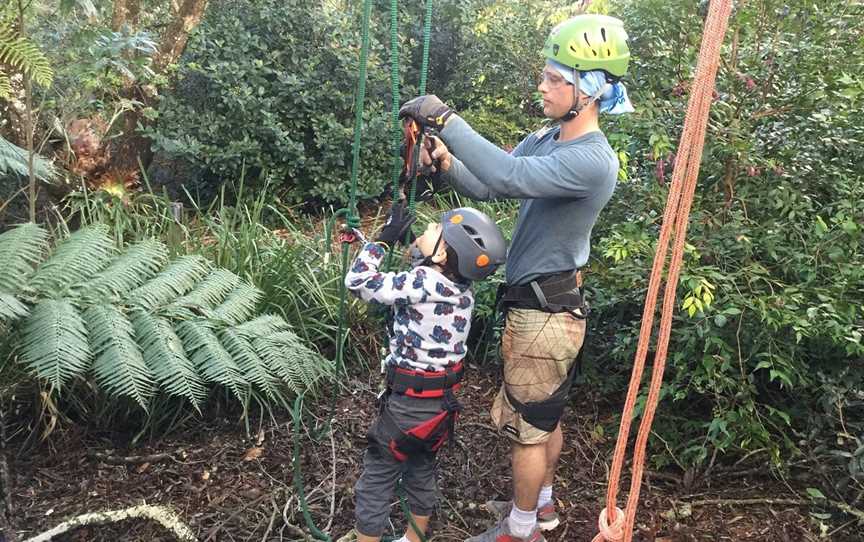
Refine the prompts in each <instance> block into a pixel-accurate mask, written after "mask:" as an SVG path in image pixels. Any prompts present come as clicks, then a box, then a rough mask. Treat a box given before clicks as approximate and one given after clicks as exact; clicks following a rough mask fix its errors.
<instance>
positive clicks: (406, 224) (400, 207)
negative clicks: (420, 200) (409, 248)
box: [375, 200, 417, 247]
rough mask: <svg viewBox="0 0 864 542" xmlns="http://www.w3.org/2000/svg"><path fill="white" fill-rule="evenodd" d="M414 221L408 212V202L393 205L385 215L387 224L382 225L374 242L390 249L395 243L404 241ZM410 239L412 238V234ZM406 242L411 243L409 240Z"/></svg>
mask: <svg viewBox="0 0 864 542" xmlns="http://www.w3.org/2000/svg"><path fill="white" fill-rule="evenodd" d="M416 220H417V218H416V217H414V216H411V215H410V213H409V212H408V202H406V201H405V200H401V201H399V202H398V203H394V204H393V206H392V207H391V208H390V212H389V213H388V215H387V222H385V223H384V227H383V228H381V232H380V233H379V234H378V237H377V238H376V239H375V240H376V241H379V242H381V243H387V245H389V246H391V247H392V246H395V245H396V243H402V242H404V241H405V236H406V235H407V234H408V232H410V231H411V224H413V223H414V222H415V221H416ZM411 237H412V238H413V237H414V234H413V233H412V234H411ZM408 242H409V243H410V242H412V241H411V240H410V239H409V241H408Z"/></svg>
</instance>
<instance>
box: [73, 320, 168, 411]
mask: <svg viewBox="0 0 864 542" xmlns="http://www.w3.org/2000/svg"><path fill="white" fill-rule="evenodd" d="M84 321H85V322H86V323H87V330H88V331H89V332H90V347H91V350H92V352H93V355H94V357H95V358H96V360H95V361H94V362H93V374H94V375H95V377H96V382H97V383H98V384H99V385H100V386H102V387H103V388H105V389H106V390H107V391H108V392H110V393H111V394H113V395H119V396H121V397H129V398H131V399H133V400H134V401H135V402H136V403H138V404H139V405H140V406H141V408H143V409H144V410H145V411H146V410H147V403H148V402H149V400H150V397H152V396H153V377H152V375H151V374H150V370H149V369H148V368H147V364H146V363H144V357H143V356H142V355H141V350H139V348H138V345H137V344H136V343H135V339H134V331H133V330H132V324H131V323H130V322H129V319H128V318H126V315H125V314H123V312H122V311H121V310H120V309H118V308H117V307H114V306H112V305H93V306H92V307H90V308H89V309H87V310H86V311H85V312H84Z"/></svg>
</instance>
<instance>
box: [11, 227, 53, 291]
mask: <svg viewBox="0 0 864 542" xmlns="http://www.w3.org/2000/svg"><path fill="white" fill-rule="evenodd" d="M47 239H48V233H47V232H46V231H45V230H44V229H42V228H40V227H39V226H37V225H36V224H32V223H30V224H21V225H20V226H16V227H14V228H13V229H11V230H9V231H7V232H5V233H3V234H0V290H2V291H5V292H10V293H16V292H19V291H21V290H22V289H23V288H24V286H25V284H26V283H27V279H28V278H29V277H30V274H31V273H33V268H34V267H35V266H36V264H38V263H39V262H40V261H42V258H43V256H44V254H45V252H46V251H47V249H48V243H47Z"/></svg>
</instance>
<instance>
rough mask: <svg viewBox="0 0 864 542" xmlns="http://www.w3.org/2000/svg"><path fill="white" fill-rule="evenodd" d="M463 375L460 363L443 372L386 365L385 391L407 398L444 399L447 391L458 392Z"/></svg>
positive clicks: (463, 367) (462, 367)
mask: <svg viewBox="0 0 864 542" xmlns="http://www.w3.org/2000/svg"><path fill="white" fill-rule="evenodd" d="M464 374H465V366H464V365H463V363H462V362H461V361H460V362H459V363H457V364H456V365H453V366H451V367H447V368H446V369H445V370H443V371H422V370H419V369H409V368H406V367H398V366H396V365H388V366H387V373H386V379H387V389H388V390H389V391H391V392H395V393H400V394H402V395H407V396H408V397H417V398H421V399H434V398H436V397H444V396H445V394H446V393H447V392H448V391H456V390H458V389H459V388H460V387H461V384H460V382H462V377H463V375H464Z"/></svg>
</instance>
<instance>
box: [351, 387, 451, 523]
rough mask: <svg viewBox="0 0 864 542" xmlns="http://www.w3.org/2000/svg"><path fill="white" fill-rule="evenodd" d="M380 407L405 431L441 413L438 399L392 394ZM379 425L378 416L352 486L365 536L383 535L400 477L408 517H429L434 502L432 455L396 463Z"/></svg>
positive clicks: (435, 498)
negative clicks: (361, 467)
mask: <svg viewBox="0 0 864 542" xmlns="http://www.w3.org/2000/svg"><path fill="white" fill-rule="evenodd" d="M384 408H387V409H389V412H390V416H392V418H393V421H394V422H395V423H396V425H398V426H399V427H400V428H401V429H402V430H408V429H411V428H412V427H415V426H417V425H419V424H421V423H423V422H425V421H427V420H429V419H431V418H434V417H435V416H437V415H438V414H439V413H440V412H441V411H442V410H443V404H442V399H419V398H414V397H406V396H404V395H400V394H398V393H394V394H391V395H390V396H389V397H388V398H387V399H386V405H385V406H384ZM380 424H381V415H380V414H379V416H378V417H377V418H376V419H375V421H374V422H373V423H372V427H371V428H370V429H369V434H368V435H367V438H368V446H367V448H366V455H365V456H364V458H363V473H362V474H361V475H360V479H359V480H357V485H356V486H355V487H354V495H355V497H354V499H355V507H354V511H355V516H356V527H357V530H358V531H359V532H360V533H362V534H364V535H366V536H381V535H382V534H383V533H384V530H385V529H386V527H387V525H388V521H389V517H390V507H391V505H392V504H393V503H394V502H398V499H397V498H395V497H396V495H395V492H396V482H397V481H398V480H399V477H400V476H401V477H402V490H403V491H404V492H405V497H406V499H407V500H408V509H409V510H411V513H412V514H414V515H416V516H429V515H432V512H433V511H434V510H435V505H436V504H437V502H438V484H437V482H436V480H435V467H436V459H435V454H417V455H413V456H409V458H408V460H406V461H404V462H400V461H398V460H397V459H396V458H394V457H393V454H391V453H390V451H389V449H388V445H389V441H388V440H387V437H386V436H385V435H384V434H383V431H382V428H381V427H380Z"/></svg>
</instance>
